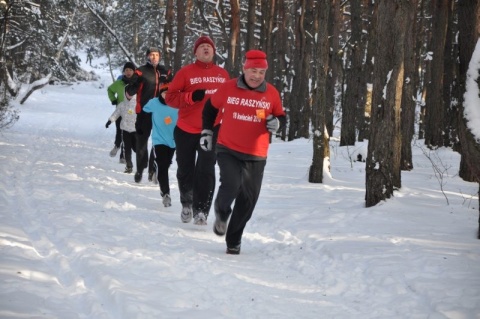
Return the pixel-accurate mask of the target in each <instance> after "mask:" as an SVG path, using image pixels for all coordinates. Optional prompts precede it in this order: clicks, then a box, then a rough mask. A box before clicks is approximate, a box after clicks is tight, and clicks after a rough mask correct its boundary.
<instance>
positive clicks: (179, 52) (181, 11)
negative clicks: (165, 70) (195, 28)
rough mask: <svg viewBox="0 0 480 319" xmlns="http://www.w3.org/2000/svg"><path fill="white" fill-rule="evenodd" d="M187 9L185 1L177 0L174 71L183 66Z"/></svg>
mask: <svg viewBox="0 0 480 319" xmlns="http://www.w3.org/2000/svg"><path fill="white" fill-rule="evenodd" d="M189 11H190V10H187V8H186V6H185V1H183V0H177V22H176V23H177V36H176V39H175V41H176V42H175V53H174V54H173V66H172V69H173V72H174V73H176V72H177V71H178V70H180V69H181V68H182V66H183V62H182V61H183V52H184V48H185V26H186V25H187V12H189ZM170 45H173V44H170ZM191 54H192V53H191Z"/></svg>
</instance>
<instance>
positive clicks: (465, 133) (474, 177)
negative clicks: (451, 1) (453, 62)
mask: <svg viewBox="0 0 480 319" xmlns="http://www.w3.org/2000/svg"><path fill="white" fill-rule="evenodd" d="M458 19H459V21H462V22H463V23H460V24H459V37H458V45H459V86H460V88H461V91H462V92H465V91H466V88H467V85H466V81H467V71H468V67H469V63H470V60H471V58H472V55H473V53H474V51H475V50H480V45H479V42H478V41H479V36H480V34H479V33H480V4H479V3H478V1H477V0H465V1H461V2H459V3H458ZM475 44H476V47H475ZM477 56H478V55H477ZM472 73H473V72H472ZM477 74H478V71H477ZM472 80H474V81H475V82H476V85H477V86H479V80H480V79H479V76H478V75H477V78H476V79H469V81H472ZM471 83H472V82H471ZM472 85H473V83H472ZM461 97H463V96H461ZM477 107H478V106H477ZM464 108H465V106H464V100H463V98H462V99H461V100H460V103H459V111H460V115H461V116H460V121H459V129H458V133H459V139H460V145H461V148H460V153H461V154H462V160H461V163H462V164H463V165H462V166H461V170H460V172H459V174H460V177H462V178H463V179H466V177H468V178H469V179H467V180H470V181H476V182H478V183H479V192H478V195H479V207H478V211H479V219H478V223H479V225H478V227H479V228H478V235H477V237H478V238H479V239H480V165H479V164H478V163H480V143H479V142H478V141H477V140H476V139H475V137H474V136H473V135H472V133H471V131H470V130H469V129H468V127H467V123H466V121H465V118H464V117H463V111H464ZM477 138H478V137H477ZM462 169H463V171H462Z"/></svg>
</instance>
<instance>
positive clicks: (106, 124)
mask: <svg viewBox="0 0 480 319" xmlns="http://www.w3.org/2000/svg"><path fill="white" fill-rule="evenodd" d="M110 124H112V121H110V120H108V121H107V123H105V127H106V128H108V126H109V125H110Z"/></svg>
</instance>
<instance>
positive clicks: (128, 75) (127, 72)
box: [123, 68, 135, 79]
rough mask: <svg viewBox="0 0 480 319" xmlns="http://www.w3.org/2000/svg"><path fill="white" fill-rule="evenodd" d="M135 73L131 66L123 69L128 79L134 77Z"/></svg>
mask: <svg viewBox="0 0 480 319" xmlns="http://www.w3.org/2000/svg"><path fill="white" fill-rule="evenodd" d="M133 73H135V71H133V70H132V69H130V68H126V69H125V71H123V75H125V77H126V78H127V79H130V78H131V77H132V75H133Z"/></svg>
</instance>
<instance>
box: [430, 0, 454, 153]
mask: <svg viewBox="0 0 480 319" xmlns="http://www.w3.org/2000/svg"><path fill="white" fill-rule="evenodd" d="M450 1H451V0H432V3H433V8H434V10H433V15H432V19H433V27H432V33H433V34H434V36H432V37H431V42H430V51H431V52H432V53H433V57H432V61H431V63H430V68H431V79H430V82H429V83H428V84H427V96H426V101H425V103H426V110H425V111H426V113H425V145H427V146H428V147H429V148H436V147H441V146H444V136H443V135H444V133H445V131H444V130H445V127H444V123H445V114H446V107H445V103H444V101H443V94H442V91H443V81H444V56H445V52H444V51H445V41H446V36H447V24H448V8H449V4H450Z"/></svg>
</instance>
